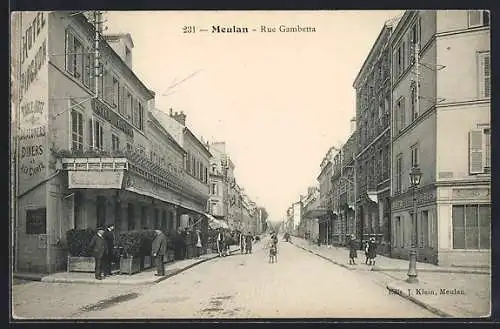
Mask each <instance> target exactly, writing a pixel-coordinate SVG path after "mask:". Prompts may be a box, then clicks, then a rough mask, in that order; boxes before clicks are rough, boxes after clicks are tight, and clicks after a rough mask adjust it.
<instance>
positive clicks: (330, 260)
mask: <svg viewBox="0 0 500 329" xmlns="http://www.w3.org/2000/svg"><path fill="white" fill-rule="evenodd" d="M291 244H292V245H294V246H295V247H297V248H300V249H302V250H305V251H307V252H310V253H311V254H313V255H316V256H318V257H321V258H323V259H324V260H327V261H329V262H330V263H333V264H335V265H338V266H340V267H343V268H345V269H347V270H349V271H354V270H355V269H353V268H351V267H349V266H347V265H345V264H342V263H339V262H337V261H334V260H333V259H331V258H328V257H325V256H323V255H320V254H318V253H316V252H314V251H311V250H309V249H306V248H304V247H302V246H299V245H296V244H294V243H293V242H291Z"/></svg>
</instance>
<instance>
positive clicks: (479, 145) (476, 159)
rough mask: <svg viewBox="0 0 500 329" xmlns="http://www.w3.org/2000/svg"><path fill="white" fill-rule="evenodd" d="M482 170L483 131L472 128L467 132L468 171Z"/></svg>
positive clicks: (476, 172) (476, 171)
mask: <svg viewBox="0 0 500 329" xmlns="http://www.w3.org/2000/svg"><path fill="white" fill-rule="evenodd" d="M482 172H483V131H482V130H481V129H473V130H471V131H470V132H469V173H470V174H479V173H482Z"/></svg>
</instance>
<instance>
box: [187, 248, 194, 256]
mask: <svg viewBox="0 0 500 329" xmlns="http://www.w3.org/2000/svg"><path fill="white" fill-rule="evenodd" d="M186 250H187V255H186V258H187V259H191V258H193V256H194V247H193V246H191V245H189V246H187V248H186Z"/></svg>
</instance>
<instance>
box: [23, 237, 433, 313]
mask: <svg viewBox="0 0 500 329" xmlns="http://www.w3.org/2000/svg"><path fill="white" fill-rule="evenodd" d="M262 246H263V244H261V243H258V244H257V245H256V248H255V251H254V253H253V254H251V255H241V254H238V253H237V254H235V255H233V256H230V257H225V258H216V259H214V260H212V261H209V262H206V263H203V264H201V265H199V266H196V267H193V268H192V269H189V270H187V271H185V272H182V273H180V274H179V275H176V276H174V277H172V278H170V279H168V280H165V281H163V282H161V283H158V284H156V285H154V286H149V287H143V288H138V287H134V288H132V287H128V288H127V287H103V286H100V285H84V284H75V285H60V284H50V283H45V284H44V283H29V284H24V285H16V286H14V294H15V298H14V304H15V313H16V315H18V316H23V317H27V318H53V317H71V318H84V319H95V318H99V319H105V318H162V319H171V318H276V317H278V318H279V317H283V318H295V317H306V318H308V317H309V318H314V317H318V318H319V317H333V318H335V317H337V318H338V317H349V318H356V317H395V318H413V317H416V318H422V317H436V316H435V315H433V314H432V313H430V312H428V311H427V310H425V309H423V308H421V307H419V306H417V305H415V304H413V303H411V302H409V301H406V300H405V299H403V298H401V297H400V296H397V295H392V294H390V293H389V292H388V290H387V289H385V288H384V287H381V286H379V285H376V284H374V283H373V282H371V281H370V280H367V279H366V277H365V276H363V275H362V274H360V273H356V272H352V271H348V270H346V269H344V268H341V267H338V266H335V265H334V264H332V263H330V262H327V261H325V260H323V259H321V258H319V257H317V256H314V255H311V254H310V253H307V252H305V251H303V250H301V249H299V248H297V247H295V246H293V245H291V244H288V243H284V242H283V243H280V251H279V255H278V257H279V259H278V263H276V264H269V263H268V259H267V250H266V249H264V248H263V247H262ZM54 289H57V290H58V291H57V293H54ZM70 289H71V290H70ZM35 296H36V297H35ZM48 296H50V297H51V299H50V302H48V303H45V304H44V306H43V307H40V308H38V307H34V303H40V301H41V300H44V299H47V300H48V298H47V297H48ZM64 296H66V297H64ZM113 296H115V297H116V298H115V299H111V298H110V297H113ZM118 296H121V297H118ZM120 299H123V300H124V301H120ZM127 299H130V300H127ZM99 301H101V302H99ZM374 305H377V306H376V307H374Z"/></svg>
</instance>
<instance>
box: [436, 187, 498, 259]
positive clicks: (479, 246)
mask: <svg viewBox="0 0 500 329" xmlns="http://www.w3.org/2000/svg"><path fill="white" fill-rule="evenodd" d="M437 193H438V199H437V215H438V223H439V227H438V233H439V234H438V242H437V248H438V262H439V264H440V265H449V266H474V267H483V266H484V267H491V185H490V184H489V183H485V184H482V185H479V184H477V185H476V184H474V185H457V184H454V185H453V186H446V185H445V186H438V189H437Z"/></svg>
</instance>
